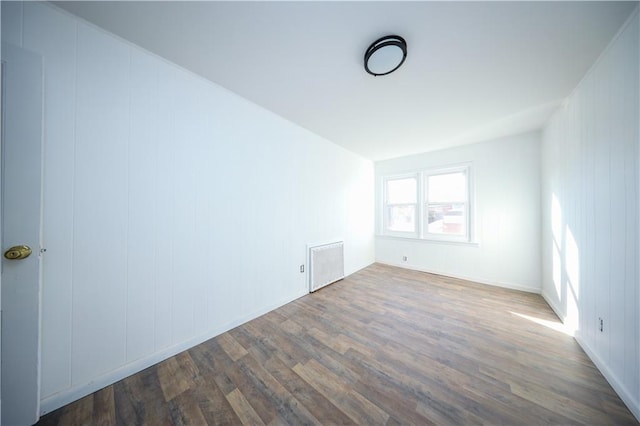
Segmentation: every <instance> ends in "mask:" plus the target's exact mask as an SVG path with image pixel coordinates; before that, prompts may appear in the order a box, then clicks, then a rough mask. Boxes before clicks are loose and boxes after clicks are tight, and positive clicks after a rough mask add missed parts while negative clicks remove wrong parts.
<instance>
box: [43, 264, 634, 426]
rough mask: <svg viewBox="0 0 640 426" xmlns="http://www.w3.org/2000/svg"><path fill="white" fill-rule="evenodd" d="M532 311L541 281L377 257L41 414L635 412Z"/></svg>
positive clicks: (54, 417)
mask: <svg viewBox="0 0 640 426" xmlns="http://www.w3.org/2000/svg"><path fill="white" fill-rule="evenodd" d="M532 319H537V320H542V321H537V322H536V321H533V320H532ZM544 321H547V322H549V324H556V325H559V321H558V318H557V317H556V316H555V314H554V313H553V312H552V311H551V309H550V308H549V307H548V305H547V304H546V303H545V302H544V300H543V299H542V298H541V297H540V296H539V295H534V294H529V293H523V292H518V291H512V290H506V289H500V288H494V287H489V286H484V285H481V284H474V283H470V282H466V281H462V280H457V279H452V278H446V277H442V276H437V275H431V274H426V273H421V272H414V271H408V270H403V269H398V268H393V267H389V266H384V265H378V264H375V265H372V266H370V267H368V268H366V269H364V270H362V271H360V272H358V273H356V274H354V275H352V276H350V277H348V278H347V279H345V280H343V281H341V282H338V283H336V284H333V285H331V286H329V287H326V288H324V289H322V290H320V291H319V292H317V293H315V294H312V295H309V296H305V297H303V298H301V299H298V300H296V301H295V302H293V303H290V304H288V305H286V306H283V307H281V308H279V309H277V310H275V311H273V312H270V313H268V314H266V315H264V316H262V317H260V318H258V319H256V320H253V321H251V322H249V323H247V324H244V325H242V326H240V327H237V328H235V329H233V330H231V331H229V332H228V333H225V334H223V335H221V336H218V337H216V338H215V339H211V340H209V341H207V342H205V343H203V344H201V345H199V346H197V347H195V348H192V349H190V350H188V351H186V352H183V353H181V354H179V355H177V356H175V357H173V358H170V359H168V360H166V361H164V362H161V363H159V364H157V365H155V366H153V367H151V368H148V369H146V370H144V371H142V372H140V373H138V374H135V375H134V376H131V377H129V378H126V379H124V380H122V381H120V382H118V383H115V384H114V385H112V386H109V387H107V388H105V389H102V390H100V391H98V392H96V393H94V394H93V395H89V396H87V397H85V398H83V399H81V400H79V401H77V402H74V403H73V404H70V405H68V406H66V407H63V408H61V409H59V410H57V411H55V412H52V413H50V414H48V415H47V416H44V417H43V418H42V419H41V421H40V424H43V425H83V424H100V425H105V424H126V425H134V424H149V425H157V424H158V425H163V424H167V425H168V424H190V425H204V424H240V423H244V424H252V425H253V424H294V425H298V424H336V425H337V424H367V425H377V424H389V425H395V424H415V425H427V424H438V425H446V424H452V425H461V424H492V425H494V424H495V425H497V424H507V425H534V424H536V425H537V424H597V425H604V424H637V422H636V420H635V419H634V417H633V416H632V414H631V413H630V412H629V410H628V409H627V408H626V407H625V406H624V404H623V403H622V401H621V400H620V398H619V397H618V396H617V395H616V394H615V392H614V391H613V390H612V388H611V387H610V386H609V384H608V383H607V382H606V380H605V379H604V378H603V376H602V375H601V374H600V372H599V371H598V370H597V369H596V368H595V367H594V365H593V363H592V362H591V361H590V360H589V359H588V358H587V356H586V355H585V354H584V352H583V351H582V350H581V349H580V347H579V346H578V344H577V343H576V342H575V341H574V340H573V338H571V337H570V336H567V335H565V334H563V333H561V332H559V331H557V330H554V329H552V328H549V327H547V326H545V325H543V324H544ZM540 322H542V323H543V324H541V323H540Z"/></svg>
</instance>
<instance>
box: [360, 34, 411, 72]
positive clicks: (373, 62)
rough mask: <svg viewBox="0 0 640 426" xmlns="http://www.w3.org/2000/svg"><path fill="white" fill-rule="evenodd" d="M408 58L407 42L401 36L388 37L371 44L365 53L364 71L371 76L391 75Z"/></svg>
mask: <svg viewBox="0 0 640 426" xmlns="http://www.w3.org/2000/svg"><path fill="white" fill-rule="evenodd" d="M406 58H407V42H406V41H405V40H404V39H403V38H402V37H400V36H397V35H388V36H384V37H382V38H379V39H378V40H376V41H374V42H373V43H371V46H369V48H368V49H367V51H366V52H365V53H364V69H365V70H366V71H367V72H368V73H369V74H371V75H374V76H378V75H387V74H391V73H392V72H394V71H395V70H397V69H398V68H400V65H402V64H403V63H404V60H405V59H406Z"/></svg>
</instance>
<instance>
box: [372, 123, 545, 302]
mask: <svg viewBox="0 0 640 426" xmlns="http://www.w3.org/2000/svg"><path fill="white" fill-rule="evenodd" d="M463 163H464V164H466V163H468V164H471V195H472V203H471V209H472V211H471V233H472V242H471V244H466V243H445V242H436V241H425V240H417V239H406V238H395V237H386V236H383V235H380V234H381V232H382V209H381V207H382V191H383V189H382V178H383V177H384V176H390V175H397V174H402V173H407V172H412V171H421V170H427V169H430V168H438V167H446V166H451V165H455V164H463ZM376 197H377V200H376V209H377V215H376V232H377V233H378V234H379V235H378V237H377V238H376V260H377V261H378V262H383V263H387V264H392V265H396V266H401V267H405V268H411V269H417V270H422V271H428V272H434V273H437V274H443V275H449V276H454V277H459V278H466V279H470V280H473V281H478V282H482V283H487V284H492V285H498V286H502V287H510V288H517V289H521V290H526V291H532V292H539V291H540V134H539V133H538V132H533V133H528V134H524V135H516V136H509V137H505V138H501V139H496V140H492V141H486V142H482V143H476V144H472V145H465V146H460V147H456V148H451V149H446V150H442V151H434V152H429V153H426V154H421V155H412V156H408V157H402V158H396V159H392V160H387V161H380V162H377V163H376ZM403 256H407V261H403Z"/></svg>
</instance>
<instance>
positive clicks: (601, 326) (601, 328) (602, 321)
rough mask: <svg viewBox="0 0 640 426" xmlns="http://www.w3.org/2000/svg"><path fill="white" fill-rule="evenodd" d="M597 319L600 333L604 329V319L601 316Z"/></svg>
mask: <svg viewBox="0 0 640 426" xmlns="http://www.w3.org/2000/svg"><path fill="white" fill-rule="evenodd" d="M598 320H599V321H600V333H602V332H603V331H604V320H603V319H602V318H598Z"/></svg>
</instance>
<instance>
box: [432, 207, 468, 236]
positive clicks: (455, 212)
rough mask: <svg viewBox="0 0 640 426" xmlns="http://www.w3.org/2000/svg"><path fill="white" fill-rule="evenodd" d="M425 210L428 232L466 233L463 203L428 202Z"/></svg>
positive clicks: (444, 233)
mask: <svg viewBox="0 0 640 426" xmlns="http://www.w3.org/2000/svg"><path fill="white" fill-rule="evenodd" d="M426 210H427V232H429V233H430V234H442V235H465V234H466V233H467V217H466V214H465V205H464V204H460V203H456V204H429V205H427V209H426Z"/></svg>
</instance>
